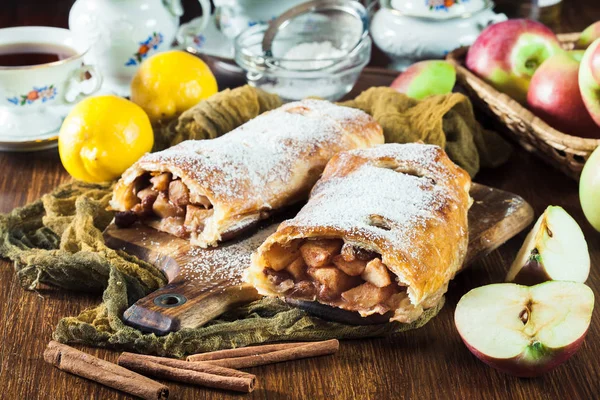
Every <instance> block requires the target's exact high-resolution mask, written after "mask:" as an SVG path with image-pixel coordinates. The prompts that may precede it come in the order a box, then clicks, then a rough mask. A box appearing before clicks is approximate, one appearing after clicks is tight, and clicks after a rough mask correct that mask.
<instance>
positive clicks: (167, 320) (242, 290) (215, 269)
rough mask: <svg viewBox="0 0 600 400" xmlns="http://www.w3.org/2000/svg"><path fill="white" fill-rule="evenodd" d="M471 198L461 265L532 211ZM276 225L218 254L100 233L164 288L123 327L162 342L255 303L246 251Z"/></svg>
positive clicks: (340, 316) (491, 192)
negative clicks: (157, 273)
mask: <svg viewBox="0 0 600 400" xmlns="http://www.w3.org/2000/svg"><path fill="white" fill-rule="evenodd" d="M471 196H472V197H473V199H474V203H473V206H472V207H471V209H470V211H469V250H468V253H467V257H466V261H465V266H467V265H469V264H470V263H472V262H473V261H474V260H476V259H477V258H479V257H482V256H484V255H487V254H488V253H490V252H491V251H493V250H495V249H496V248H498V247H500V246H501V245H502V244H503V243H504V242H506V241H507V240H508V239H510V238H512V237H513V236H515V235H517V234H518V233H519V232H521V231H522V230H523V229H525V228H526V227H527V226H528V225H529V224H530V223H531V222H532V220H533V209H532V208H531V206H530V205H529V204H528V203H527V202H525V200H523V199H522V198H521V197H519V196H517V195H515V194H512V193H508V192H505V191H502V190H498V189H493V188H490V187H487V186H484V185H480V184H473V186H472V188H471ZM277 225H278V222H275V221H270V222H266V223H265V224H264V225H263V227H262V228H261V229H260V230H258V232H256V231H255V233H253V234H250V235H247V236H245V237H242V238H240V239H238V240H236V241H232V242H228V243H225V244H224V245H222V246H220V247H218V248H212V249H202V248H199V247H192V246H190V245H189V242H187V241H186V240H183V239H180V238H177V237H174V236H171V235H168V234H166V233H163V232H159V231H156V230H154V229H152V228H149V227H146V226H142V225H137V224H136V225H135V226H133V227H131V228H127V229H119V228H117V227H116V226H114V225H113V224H111V225H110V226H109V227H108V228H107V229H106V231H105V232H104V236H105V239H106V242H107V244H108V246H110V247H112V248H114V249H122V250H125V251H126V252H128V253H130V254H133V255H135V256H137V257H139V258H140V259H142V260H145V261H147V262H150V263H152V264H154V265H155V266H156V267H158V268H159V269H161V270H162V271H163V272H164V273H165V275H166V276H167V279H168V281H169V283H168V284H167V285H166V286H164V287H162V288H161V289H159V290H157V291H155V292H153V293H151V294H150V295H148V296H146V297H144V298H143V299H140V300H139V301H137V302H136V303H135V304H134V305H133V306H131V307H130V308H129V309H127V310H126V311H125V313H124V320H125V322H126V323H127V324H129V325H131V326H134V327H137V328H139V329H141V330H142V331H144V332H153V333H156V334H158V335H164V334H167V333H169V332H172V331H177V330H179V329H181V328H193V327H197V326H200V325H203V324H204V323H206V322H208V321H210V320H212V319H214V318H215V317H217V316H219V315H220V314H222V313H224V312H225V311H227V310H230V309H232V308H233V307H235V306H238V305H240V304H243V303H246V302H250V301H253V300H256V299H258V298H260V296H259V295H258V293H257V292H256V291H255V290H254V288H253V287H251V286H249V285H247V284H244V283H242V282H241V275H242V272H243V270H244V269H245V268H246V267H247V266H248V262H249V260H250V254H251V253H252V251H253V250H254V249H256V248H257V247H258V246H259V245H260V244H261V243H262V242H263V241H264V239H265V238H266V237H267V236H268V235H269V234H270V233H271V232H273V231H274V230H275V229H276V228H277ZM311 304H312V307H311ZM298 306H301V307H304V308H306V309H308V310H309V311H313V312H317V314H318V315H319V316H321V317H327V309H330V310H331V313H330V314H329V316H330V318H331V319H335V320H342V321H344V322H350V323H351V322H352V320H353V318H351V317H349V316H348V314H351V315H352V316H357V315H358V314H355V313H351V312H348V311H343V310H336V311H334V310H333V309H331V308H329V307H327V308H325V309H324V308H323V307H320V308H318V309H317V310H315V309H314V304H313V303H309V304H306V303H299V304H298ZM324 310H325V312H324ZM340 311H343V312H342V313H340ZM355 320H357V321H360V322H368V321H369V320H365V319H362V318H355ZM373 322H378V321H375V320H373Z"/></svg>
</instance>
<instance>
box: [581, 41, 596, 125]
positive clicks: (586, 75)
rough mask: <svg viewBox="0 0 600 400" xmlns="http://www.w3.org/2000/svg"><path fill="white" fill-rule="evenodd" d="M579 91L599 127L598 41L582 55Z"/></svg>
mask: <svg viewBox="0 0 600 400" xmlns="http://www.w3.org/2000/svg"><path fill="white" fill-rule="evenodd" d="M579 90H581V96H582V97H583V102H584V104H585V106H586V107H587V110H588V111H589V113H590V115H591V116H592V119H593V120H594V121H595V122H596V124H598V125H600V39H597V40H596V41H594V43H592V44H591V45H590V47H588V48H587V50H586V51H585V54H584V55H583V59H582V60H581V66H580V67H579Z"/></svg>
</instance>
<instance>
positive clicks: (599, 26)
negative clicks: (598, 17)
mask: <svg viewBox="0 0 600 400" xmlns="http://www.w3.org/2000/svg"><path fill="white" fill-rule="evenodd" d="M596 39H600V21H598V22H594V23H593V24H592V25H590V26H588V27H587V28H585V30H584V31H583V32H581V35H580V36H579V39H578V40H577V43H576V44H575V47H576V48H578V49H587V47H588V46H589V45H590V44H592V43H593V42H594V40H596Z"/></svg>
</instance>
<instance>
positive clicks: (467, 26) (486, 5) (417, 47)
mask: <svg viewBox="0 0 600 400" xmlns="http://www.w3.org/2000/svg"><path fill="white" fill-rule="evenodd" d="M381 5H382V7H381V9H380V10H379V11H377V12H376V13H375V15H374V16H373V19H372V20H371V36H372V37H373V41H374V42H375V44H376V45H377V47H379V48H380V49H381V50H382V51H383V52H384V53H386V54H387V55H388V56H389V57H390V58H391V60H392V63H391V65H390V67H391V68H394V69H397V70H404V69H406V68H407V67H408V66H409V65H411V64H413V63H414V62H416V61H419V60H423V59H432V58H444V57H445V56H446V54H448V53H449V52H451V51H452V50H454V49H456V48H458V47H461V46H469V45H471V44H472V43H473V42H474V41H475V39H476V38H477V36H479V34H480V33H481V31H483V30H484V29H485V28H486V27H487V26H488V25H490V24H493V23H496V22H501V21H505V20H506V19H507V17H506V15H504V14H496V13H494V12H493V11H492V8H493V6H494V3H493V2H491V1H490V0H382V1H381Z"/></svg>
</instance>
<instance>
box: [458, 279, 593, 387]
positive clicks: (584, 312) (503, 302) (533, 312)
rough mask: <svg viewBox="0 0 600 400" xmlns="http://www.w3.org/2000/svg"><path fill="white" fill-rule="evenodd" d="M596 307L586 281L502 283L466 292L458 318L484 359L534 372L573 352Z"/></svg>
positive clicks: (522, 372) (510, 369) (510, 370)
mask: <svg viewBox="0 0 600 400" xmlns="http://www.w3.org/2000/svg"><path fill="white" fill-rule="evenodd" d="M593 309H594V293H593V292H592V290H591V289H590V288H589V287H587V286H586V285H584V284H583V283H576V282H560V281H549V282H545V283H541V284H539V285H536V286H521V285H517V284H514V283H499V284H494V285H487V286H482V287H479V288H476V289H473V290H471V291H470V292H469V293H467V294H465V295H464V296H463V297H462V298H461V299H460V301H459V302H458V304H457V305H456V311H455V314H454V322H455V323H456V328H457V329H458V333H459V334H460V336H461V338H462V340H463V342H464V343H465V344H466V345H467V347H468V348H469V350H471V352H472V353H473V354H474V355H475V356H477V357H478V358H479V359H480V360H481V361H483V362H485V363H486V364H488V365H490V366H492V367H494V368H496V369H499V370H500V371H503V372H506V373H508V374H511V375H516V376H520V377H534V376H539V375H541V374H543V373H545V372H547V371H549V370H551V369H552V368H554V367H556V366H558V365H559V364H561V363H563V362H564V361H566V360H567V359H568V358H569V357H571V356H572V355H573V354H575V352H576V351H577V350H578V349H579V347H580V346H581V344H582V343H583V339H584V338H585V335H586V333H587V330H588V328H589V326H590V321H591V318H592V310H593Z"/></svg>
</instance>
